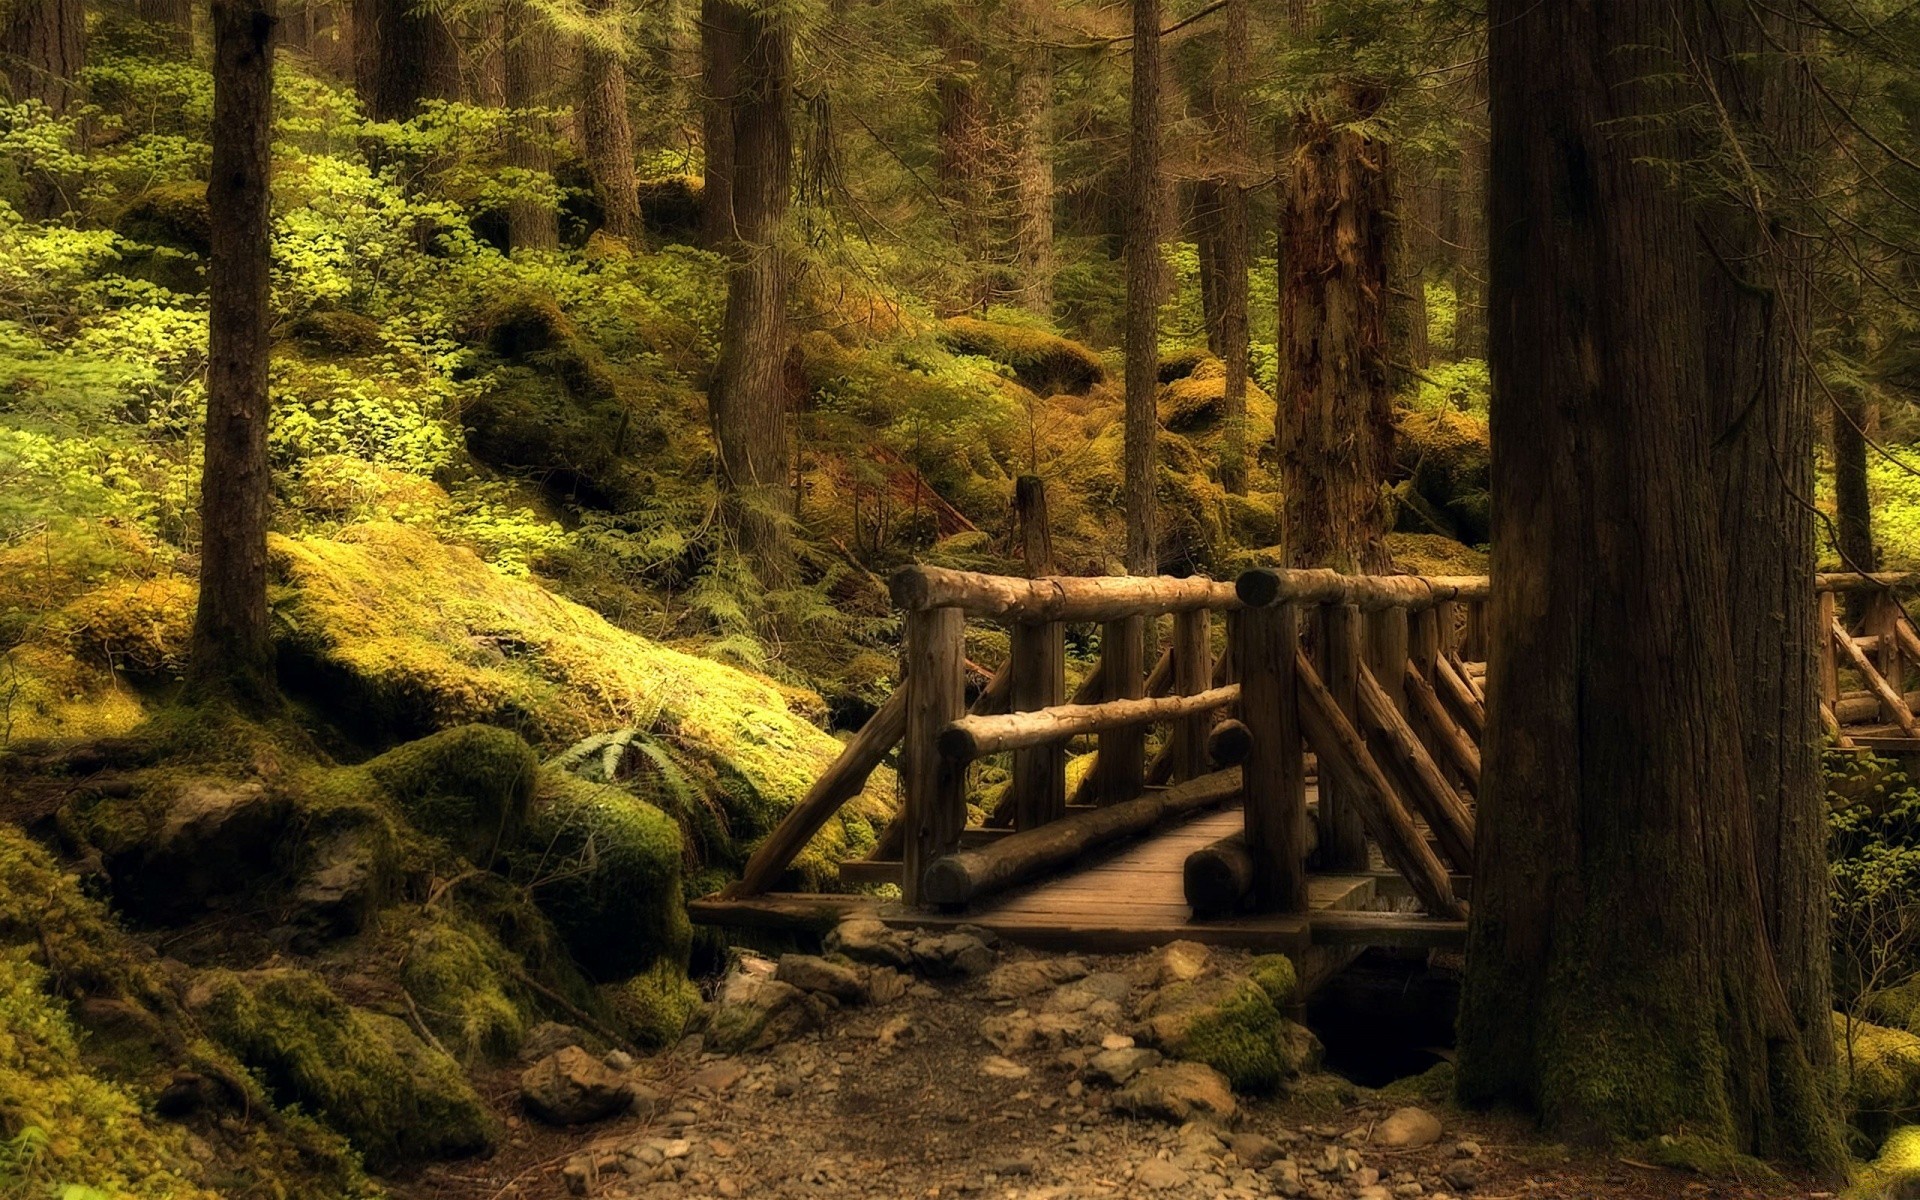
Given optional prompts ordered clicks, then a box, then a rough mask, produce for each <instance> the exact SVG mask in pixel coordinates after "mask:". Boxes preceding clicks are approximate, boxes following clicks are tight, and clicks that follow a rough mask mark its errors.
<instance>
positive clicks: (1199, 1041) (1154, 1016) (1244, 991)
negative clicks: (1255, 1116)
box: [1140, 975, 1320, 1092]
mask: <svg viewBox="0 0 1920 1200" xmlns="http://www.w3.org/2000/svg"><path fill="white" fill-rule="evenodd" d="M1140 1015H1141V1018H1142V1019H1143V1021H1144V1023H1145V1029H1146V1032H1147V1035H1148V1037H1149V1038H1150V1039H1151V1040H1152V1041H1153V1042H1154V1043H1155V1044H1156V1045H1158V1046H1159V1047H1160V1048H1161V1049H1162V1050H1164V1051H1166V1053H1167V1054H1169V1055H1170V1056H1172V1057H1174V1058H1184V1059H1190V1060H1192V1061H1195V1062H1201V1063H1205V1064H1207V1065H1208V1066H1211V1067H1214V1068H1216V1069H1217V1070H1219V1071H1221V1072H1223V1073H1224V1074H1225V1075H1226V1077H1227V1078H1228V1079H1230V1080H1231V1081H1232V1082H1233V1086H1234V1087H1236V1088H1238V1089H1240V1090H1243V1091H1250V1092H1269V1091H1272V1090H1273V1089H1274V1088H1276V1087H1278V1086H1279V1085H1280V1083H1281V1082H1282V1081H1284V1080H1286V1079H1289V1078H1291V1077H1293V1076H1295V1075H1298V1074H1300V1073H1301V1072H1303V1071H1307V1070H1311V1069H1312V1068H1313V1067H1314V1066H1315V1065H1317V1063H1318V1061H1319V1056H1320V1047H1319V1041H1318V1039H1316V1038H1315V1037H1314V1036H1313V1034H1312V1033H1311V1032H1309V1031H1308V1030H1307V1029H1305V1028H1304V1027H1302V1026H1299V1025H1296V1024H1294V1023H1293V1022H1292V1021H1289V1020H1287V1019H1285V1018H1284V1017H1282V1016H1281V1015H1280V1012H1279V1010H1278V1009H1277V1008H1276V1007H1275V1006H1274V1003H1273V1000H1272V998H1271V997H1269V996H1268V995H1267V993H1266V991H1265V990H1263V989H1262V988H1261V987H1260V985H1259V984H1257V983H1255V982H1254V981H1253V980H1251V979H1248V978H1247V977H1245V976H1241V975H1209V976H1204V977H1202V978H1199V979H1192V980H1188V981H1186V982H1183V983H1172V984H1168V985H1167V986H1165V987H1163V988H1161V989H1159V990H1158V991H1156V992H1154V993H1153V994H1152V995H1151V996H1149V997H1147V1000H1146V1002H1145V1003H1144V1004H1143V1005H1142V1006H1141V1012H1140Z"/></svg>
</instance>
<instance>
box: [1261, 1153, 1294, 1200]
mask: <svg viewBox="0 0 1920 1200" xmlns="http://www.w3.org/2000/svg"><path fill="white" fill-rule="evenodd" d="M1261 1174H1263V1175H1265V1176H1266V1178H1267V1182H1268V1183H1270V1184H1272V1185H1273V1190H1274V1191H1276V1192H1279V1193H1280V1194H1281V1195H1282V1196H1298V1195H1299V1194H1300V1190H1301V1188H1300V1164H1299V1163H1297V1162H1294V1161H1293V1160H1292V1159H1291V1158H1282V1159H1278V1160H1276V1161H1274V1162H1272V1163H1269V1164H1268V1165H1267V1169H1266V1170H1264V1171H1262V1172H1261Z"/></svg>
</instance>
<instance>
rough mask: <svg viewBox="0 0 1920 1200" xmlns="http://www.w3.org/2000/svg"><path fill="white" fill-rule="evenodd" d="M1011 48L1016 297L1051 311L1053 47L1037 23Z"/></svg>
mask: <svg viewBox="0 0 1920 1200" xmlns="http://www.w3.org/2000/svg"><path fill="white" fill-rule="evenodd" d="M1030 36H1031V38H1032V41H1031V42H1029V43H1026V44H1022V45H1020V46H1019V47H1017V48H1016V50H1015V59H1014V76H1013V109H1014V143H1013V194H1014V214H1013V220H1014V228H1013V262H1014V271H1015V275H1014V280H1013V283H1014V287H1015V289H1016V291H1015V298H1016V299H1017V301H1018V302H1019V304H1020V306H1021V307H1022V308H1024V309H1026V310H1028V311H1029V312H1034V313H1038V314H1040V315H1041V316H1043V317H1044V316H1051V315H1052V314H1053V50H1052V49H1051V48H1050V47H1048V46H1047V45H1045V44H1044V42H1043V41H1042V40H1041V37H1040V31H1039V30H1038V29H1035V30H1032V31H1030Z"/></svg>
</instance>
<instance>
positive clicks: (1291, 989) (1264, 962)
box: [1247, 954, 1300, 1007]
mask: <svg viewBox="0 0 1920 1200" xmlns="http://www.w3.org/2000/svg"><path fill="white" fill-rule="evenodd" d="M1247 975H1248V977H1249V978H1251V979H1252V980H1253V981H1254V982H1255V983H1257V984H1259V985H1260V990H1261V991H1263V992H1265V993H1266V994H1267V999H1269V1000H1271V1001H1273V1003H1274V1005H1275V1006H1276V1007H1277V1006H1279V1005H1283V1004H1290V1003H1292V1002H1293V999H1294V993H1295V992H1296V991H1297V990H1298V989H1299V986H1300V976H1299V974H1298V973H1297V972H1295V971H1294V969H1293V960H1292V959H1290V958H1288V957H1287V956H1286V955H1284V954H1262V955H1260V956H1259V957H1258V958H1255V959H1254V960H1253V961H1252V962H1250V963H1248V964H1247Z"/></svg>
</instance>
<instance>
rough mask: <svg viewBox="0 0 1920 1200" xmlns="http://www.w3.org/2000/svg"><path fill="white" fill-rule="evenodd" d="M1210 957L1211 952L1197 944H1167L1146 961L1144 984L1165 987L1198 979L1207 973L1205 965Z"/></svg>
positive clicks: (1185, 942) (1184, 942)
mask: <svg viewBox="0 0 1920 1200" xmlns="http://www.w3.org/2000/svg"><path fill="white" fill-rule="evenodd" d="M1212 957H1213V952H1212V951H1210V950H1208V949H1207V948H1206V947H1205V946H1203V945H1201V944H1200V943H1199V942H1188V941H1179V942H1168V943H1167V944H1166V945H1164V946H1162V947H1160V949H1158V950H1156V951H1155V952H1154V954H1153V957H1152V958H1149V959H1148V960H1147V962H1146V970H1145V972H1144V974H1145V976H1146V982H1147V984H1148V986H1150V987H1165V986H1166V985H1167V984H1169V983H1185V982H1186V981H1187V980H1189V979H1198V978H1200V977H1201V976H1202V975H1204V974H1206V973H1207V963H1208V960H1209V959H1211V958H1212Z"/></svg>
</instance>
